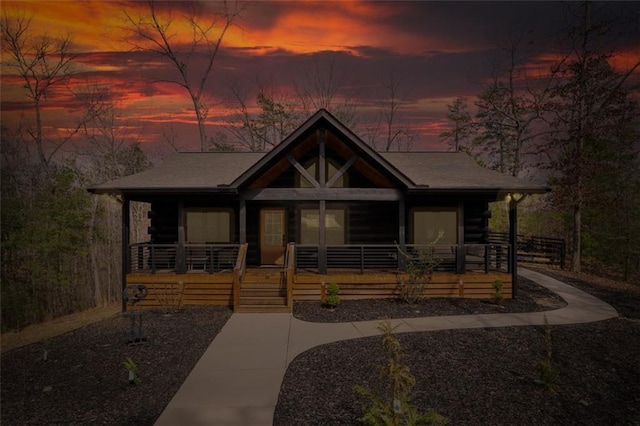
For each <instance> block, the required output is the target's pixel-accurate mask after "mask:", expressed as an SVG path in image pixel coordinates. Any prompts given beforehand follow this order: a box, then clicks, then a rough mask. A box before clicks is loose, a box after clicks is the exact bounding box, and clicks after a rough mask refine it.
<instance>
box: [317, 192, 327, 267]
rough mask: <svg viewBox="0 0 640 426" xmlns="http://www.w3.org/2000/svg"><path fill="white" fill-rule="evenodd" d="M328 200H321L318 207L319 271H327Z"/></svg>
mask: <svg viewBox="0 0 640 426" xmlns="http://www.w3.org/2000/svg"><path fill="white" fill-rule="evenodd" d="M326 216H327V202H326V201H325V200H320V206H319V209H318V222H319V223H318V273H320V274H326V273H327V239H326V237H325V228H326V226H325V225H326Z"/></svg>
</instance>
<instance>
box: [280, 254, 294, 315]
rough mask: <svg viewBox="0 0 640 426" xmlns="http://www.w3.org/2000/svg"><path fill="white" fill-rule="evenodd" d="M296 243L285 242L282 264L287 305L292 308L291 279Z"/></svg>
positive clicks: (292, 277)
mask: <svg viewBox="0 0 640 426" xmlns="http://www.w3.org/2000/svg"><path fill="white" fill-rule="evenodd" d="M295 247H296V245H295V243H289V244H287V248H286V252H285V257H284V265H283V277H282V278H283V280H284V283H285V286H286V289H287V306H288V307H290V308H293V279H294V275H295V270H296V248H295Z"/></svg>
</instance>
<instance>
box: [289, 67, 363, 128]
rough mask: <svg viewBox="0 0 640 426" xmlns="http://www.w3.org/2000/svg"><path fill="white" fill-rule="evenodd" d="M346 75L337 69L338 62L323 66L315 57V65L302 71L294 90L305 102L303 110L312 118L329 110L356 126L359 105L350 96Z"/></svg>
mask: <svg viewBox="0 0 640 426" xmlns="http://www.w3.org/2000/svg"><path fill="white" fill-rule="evenodd" d="M346 81H347V79H346V76H345V75H344V72H342V73H340V71H339V70H338V69H336V65H335V62H333V61H330V62H328V63H323V62H321V61H320V60H319V59H317V58H315V57H314V58H313V64H312V66H311V67H310V68H309V69H307V70H306V71H303V72H302V77H301V78H300V80H298V81H296V84H295V91H296V93H297V95H298V98H299V99H300V102H301V103H302V110H303V111H304V112H305V113H306V114H307V115H310V114H312V113H313V112H315V111H316V110H319V109H326V110H327V111H329V112H331V113H332V114H333V115H335V116H336V118H338V120H340V121H341V122H342V123H344V124H345V125H346V126H348V127H353V125H354V119H355V115H356V105H355V103H353V102H352V100H351V96H350V94H349V93H348V92H349V89H348V87H347V83H346Z"/></svg>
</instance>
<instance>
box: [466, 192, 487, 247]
mask: <svg viewBox="0 0 640 426" xmlns="http://www.w3.org/2000/svg"><path fill="white" fill-rule="evenodd" d="M488 212H489V203H488V202H487V201H483V200H469V201H466V202H465V206H464V213H465V214H464V243H465V244H488V243H489V216H490V214H489V213H488Z"/></svg>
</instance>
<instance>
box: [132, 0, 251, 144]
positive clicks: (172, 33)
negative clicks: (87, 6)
mask: <svg viewBox="0 0 640 426" xmlns="http://www.w3.org/2000/svg"><path fill="white" fill-rule="evenodd" d="M165 4H171V3H165ZM220 4H221V5H222V8H221V10H220V11H217V12H212V11H209V10H207V11H203V10H202V4H201V3H199V2H189V3H188V9H187V11H186V13H185V14H184V15H183V16H182V17H181V19H179V20H178V19H177V18H174V16H173V14H172V13H171V10H166V11H163V10H160V7H159V5H158V3H156V2H155V1H153V0H151V1H148V2H147V3H146V5H147V8H146V10H145V12H144V13H142V12H140V13H134V12H132V11H127V10H125V11H124V16H125V29H126V30H128V31H129V33H130V34H131V36H132V37H131V38H130V39H129V40H128V41H129V42H130V43H131V44H132V45H133V47H134V48H135V49H137V50H140V51H145V52H151V53H154V54H156V55H158V56H160V57H161V58H164V59H165V60H167V61H168V62H169V63H171V64H172V65H173V67H174V69H175V71H177V73H178V75H177V77H176V78H174V79H168V80H158V81H164V82H167V83H171V84H176V85H178V86H179V87H181V88H182V89H183V90H184V91H186V92H187V93H188V95H189V99H190V100H191V103H192V104H193V109H194V112H195V115H196V120H197V122H198V131H199V133H200V149H201V150H202V151H205V150H206V147H207V135H206V131H205V122H206V120H207V118H208V116H209V110H210V106H211V105H210V101H211V98H210V96H208V93H207V92H206V85H207V82H208V81H209V79H210V78H211V75H212V73H213V64H214V61H215V59H216V57H217V56H218V52H219V50H220V45H221V44H222V40H223V39H224V37H225V35H226V33H227V31H228V30H229V28H231V26H232V25H233V24H234V21H235V20H236V19H237V18H238V17H239V16H240V13H241V12H242V10H243V8H242V5H241V4H240V3H239V2H238V1H231V2H228V1H226V0H225V1H222V2H221V3H220ZM205 17H206V18H205ZM180 24H186V25H187V27H188V28H189V30H190V33H191V40H190V42H189V43H188V44H186V45H183V44H182V43H181V42H180V41H179V40H178V39H177V38H178V31H179V29H178V28H179V27H180ZM199 55H204V57H205V58H206V61H205V65H204V66H201V65H199V64H198V63H197V62H195V61H194V60H195V59H196V57H197V56H199Z"/></svg>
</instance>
